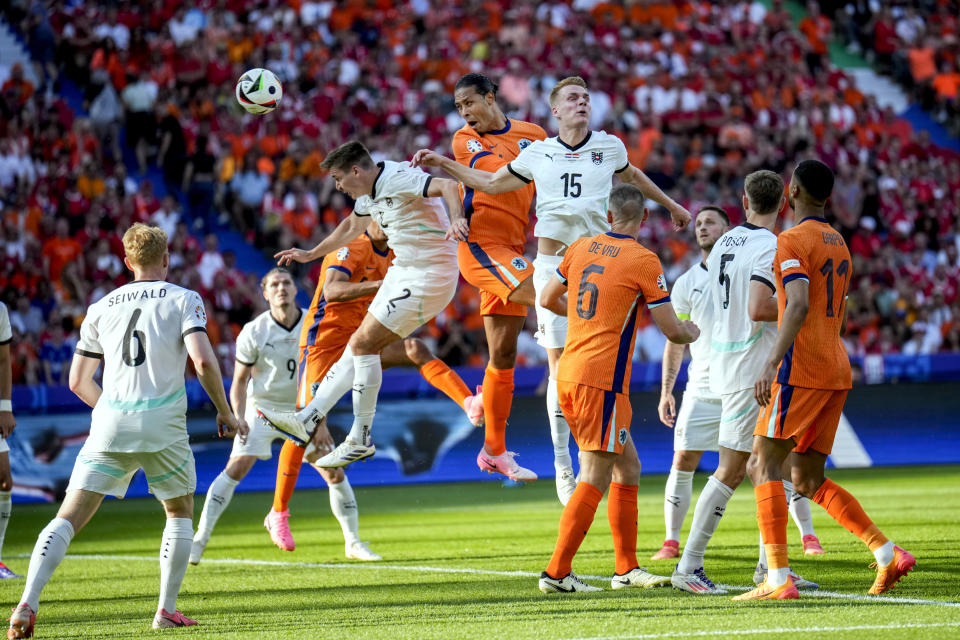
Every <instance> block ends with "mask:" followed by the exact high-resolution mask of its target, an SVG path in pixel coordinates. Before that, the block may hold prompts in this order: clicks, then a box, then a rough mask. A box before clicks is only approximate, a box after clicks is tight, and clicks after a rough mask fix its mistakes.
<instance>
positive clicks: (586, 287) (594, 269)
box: [577, 264, 603, 320]
mask: <svg viewBox="0 0 960 640" xmlns="http://www.w3.org/2000/svg"><path fill="white" fill-rule="evenodd" d="M591 273H603V267H602V266H600V265H599V264H591V265H588V266H587V268H586V269H584V270H583V276H581V279H580V291H578V292H577V315H578V316H580V317H581V318H583V319H584V320H589V319H590V318H592V317H593V316H595V315H597V296H599V295H600V289H599V288H598V287H597V285H596V283H594V282H590V281H588V280H587V278H589V277H590V274H591ZM587 293H589V294H590V304H589V305H588V306H587V307H586V308H584V307H583V299H584V298H585V297H586V295H587Z"/></svg>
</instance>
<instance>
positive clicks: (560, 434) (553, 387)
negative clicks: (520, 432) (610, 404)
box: [547, 376, 573, 473]
mask: <svg viewBox="0 0 960 640" xmlns="http://www.w3.org/2000/svg"><path fill="white" fill-rule="evenodd" d="M547 420H549V421H550V439H551V440H552V441H553V466H554V467H555V468H556V470H557V472H558V473H559V472H560V471H563V470H569V471H571V472H572V471H573V460H572V459H571V458H570V427H569V426H568V425H567V419H566V418H564V417H563V411H561V410H560V399H559V396H558V395H557V379H556V378H554V377H553V376H551V377H550V378H549V379H548V380H547Z"/></svg>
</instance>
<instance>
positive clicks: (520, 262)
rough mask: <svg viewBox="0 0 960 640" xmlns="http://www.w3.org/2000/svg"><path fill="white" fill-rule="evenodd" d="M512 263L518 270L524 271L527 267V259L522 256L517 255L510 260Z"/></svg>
mask: <svg viewBox="0 0 960 640" xmlns="http://www.w3.org/2000/svg"><path fill="white" fill-rule="evenodd" d="M510 265H511V266H512V267H513V268H514V269H516V270H517V271H523V270H524V269H526V268H527V261H526V260H524V259H523V258H521V257H520V256H517V257H516V258H514V259H513V260H511V261H510Z"/></svg>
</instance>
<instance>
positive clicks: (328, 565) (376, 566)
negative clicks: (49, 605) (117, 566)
mask: <svg viewBox="0 0 960 640" xmlns="http://www.w3.org/2000/svg"><path fill="white" fill-rule="evenodd" d="M11 557H18V558H29V557H30V556H29V555H26V554H20V555H18V556H11ZM67 558H70V559H72V560H134V561H143V562H156V561H157V558H156V556H133V555H129V556H128V555H106V554H96V555H87V554H70V555H68V556H67ZM201 562H202V563H203V564H226V565H230V564H240V565H248V566H258V567H301V568H308V569H367V570H373V571H382V570H387V571H421V572H423V573H454V574H474V575H485V576H506V577H511V578H539V577H540V574H539V573H533V572H531V571H498V570H495V569H471V568H469V567H425V566H418V565H404V564H382V563H379V562H373V563H362V564H361V563H357V564H354V563H348V562H286V561H282V560H244V559H242V558H209V559H204V560H202V561H201ZM580 577H581V578H586V579H588V580H603V581H608V580H610V577H609V576H588V575H581V576H580ZM719 586H720V587H722V588H724V589H728V590H731V591H747V590H748V587H740V586H733V585H719ZM751 588H752V587H751ZM695 597H703V598H709V597H710V596H695ZM802 597H804V598H806V597H811V598H832V599H835V600H856V601H860V602H878V603H879V602H883V603H891V604H919V605H928V606H938V607H955V608H960V602H950V601H943V600H925V599H922V598H898V597H894V596H866V595H860V594H856V593H840V592H837V591H821V590H819V589H818V590H815V591H804V592H803V596H802ZM629 637H631V638H633V637H638V638H640V637H646V636H629ZM651 637H659V636H651Z"/></svg>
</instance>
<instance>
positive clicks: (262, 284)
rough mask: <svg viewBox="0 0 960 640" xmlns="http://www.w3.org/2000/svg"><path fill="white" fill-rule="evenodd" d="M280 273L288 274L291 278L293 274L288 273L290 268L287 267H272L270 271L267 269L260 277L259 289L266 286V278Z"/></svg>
mask: <svg viewBox="0 0 960 640" xmlns="http://www.w3.org/2000/svg"><path fill="white" fill-rule="evenodd" d="M280 274H287V275H288V276H290V279H291V280H293V274H292V273H290V270H289V269H287V268H286V267H274V268H273V269H270V271H267V272H266V273H265V274H263V277H262V278H260V288H261V289H266V288H267V279H268V278H269V277H270V276H275V275H280ZM294 284H296V281H295V280H294Z"/></svg>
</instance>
